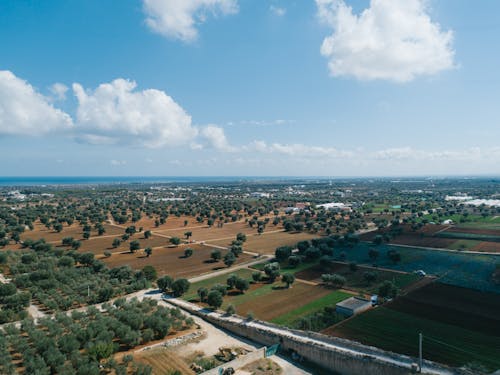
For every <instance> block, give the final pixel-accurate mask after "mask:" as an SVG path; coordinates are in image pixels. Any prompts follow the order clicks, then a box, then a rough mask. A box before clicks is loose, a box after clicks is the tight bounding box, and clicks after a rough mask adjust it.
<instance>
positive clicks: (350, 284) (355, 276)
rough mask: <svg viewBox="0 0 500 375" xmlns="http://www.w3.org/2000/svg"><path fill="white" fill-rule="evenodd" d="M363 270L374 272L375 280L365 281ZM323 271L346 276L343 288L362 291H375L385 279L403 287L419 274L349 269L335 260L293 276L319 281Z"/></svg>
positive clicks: (360, 268) (367, 268) (370, 268)
mask: <svg viewBox="0 0 500 375" xmlns="http://www.w3.org/2000/svg"><path fill="white" fill-rule="evenodd" d="M365 272H375V273H376V275H377V279H376V281H374V282H372V283H368V282H366V281H365V279H364V273H365ZM325 273H335V274H339V275H342V276H344V277H345V278H346V284H345V285H344V288H346V289H352V290H356V291H363V292H366V293H377V291H378V288H379V286H380V284H382V283H383V282H384V281H385V280H390V281H392V282H394V284H395V285H396V286H397V287H398V288H400V289H403V288H404V287H406V286H408V285H409V284H411V283H413V282H414V281H417V280H418V279H420V277H419V276H417V275H415V274H413V273H402V272H394V271H390V270H380V269H375V268H372V267H363V266H358V270H356V271H351V270H350V268H349V265H348V264H345V263H340V262H335V263H334V264H333V265H332V267H330V268H329V269H326V270H325V269H323V268H322V267H321V266H319V265H314V266H311V267H308V268H306V269H304V270H302V271H299V272H297V273H296V274H295V276H296V277H297V278H300V279H303V280H308V281H313V282H317V283H321V282H322V280H321V275H323V274H325Z"/></svg>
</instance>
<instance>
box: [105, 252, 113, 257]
mask: <svg viewBox="0 0 500 375" xmlns="http://www.w3.org/2000/svg"><path fill="white" fill-rule="evenodd" d="M111 255H112V253H111V251H108V250H104V256H105V257H106V258H109V257H110V256H111Z"/></svg>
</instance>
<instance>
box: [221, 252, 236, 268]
mask: <svg viewBox="0 0 500 375" xmlns="http://www.w3.org/2000/svg"><path fill="white" fill-rule="evenodd" d="M234 262H236V257H235V256H234V254H233V253H232V252H231V251H230V252H229V253H227V254H226V255H224V264H225V265H226V266H228V267H231V266H232V265H233V264H234Z"/></svg>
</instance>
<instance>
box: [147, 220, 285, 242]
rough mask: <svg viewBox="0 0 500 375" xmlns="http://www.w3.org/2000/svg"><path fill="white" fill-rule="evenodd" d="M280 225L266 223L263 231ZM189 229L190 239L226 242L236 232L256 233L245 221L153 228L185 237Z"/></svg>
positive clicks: (168, 234)
mask: <svg viewBox="0 0 500 375" xmlns="http://www.w3.org/2000/svg"><path fill="white" fill-rule="evenodd" d="M280 229H281V226H276V227H275V226H273V225H267V227H266V229H265V232H270V231H274V230H280ZM187 231H190V232H192V234H193V235H192V237H191V238H190V239H191V240H195V241H214V240H219V239H228V241H227V242H228V243H229V244H230V243H231V241H232V240H234V239H235V238H236V234H238V233H245V234H246V235H250V234H257V227H256V226H254V227H253V228H250V226H249V225H248V224H247V223H245V222H242V221H240V222H235V223H226V224H224V226H223V227H222V228H218V227H217V225H213V226H212V227H208V226H207V225H205V226H202V227H197V228H191V229H185V228H182V229H167V230H154V232H155V233H159V234H163V235H167V236H176V237H179V238H185V236H184V233H185V232H187ZM226 245H227V244H226Z"/></svg>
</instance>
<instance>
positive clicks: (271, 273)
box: [264, 262, 281, 283]
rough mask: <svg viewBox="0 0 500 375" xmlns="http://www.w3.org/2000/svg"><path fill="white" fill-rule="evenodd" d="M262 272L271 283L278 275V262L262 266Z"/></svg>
mask: <svg viewBox="0 0 500 375" xmlns="http://www.w3.org/2000/svg"><path fill="white" fill-rule="evenodd" d="M264 272H265V274H266V275H267V279H268V280H269V282H271V283H273V282H274V281H275V280H276V278H277V277H278V276H279V275H280V273H281V271H280V264H279V263H278V262H273V263H268V264H266V265H265V266H264Z"/></svg>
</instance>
